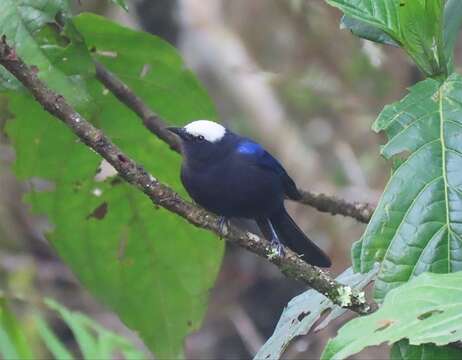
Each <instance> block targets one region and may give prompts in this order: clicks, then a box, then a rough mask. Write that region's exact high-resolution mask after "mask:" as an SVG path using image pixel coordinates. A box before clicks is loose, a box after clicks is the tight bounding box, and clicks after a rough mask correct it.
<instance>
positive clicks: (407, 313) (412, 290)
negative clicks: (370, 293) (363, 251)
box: [322, 272, 462, 360]
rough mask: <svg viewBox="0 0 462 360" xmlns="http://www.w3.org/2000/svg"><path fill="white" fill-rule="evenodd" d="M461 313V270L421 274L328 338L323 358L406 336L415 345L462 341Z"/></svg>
mask: <svg viewBox="0 0 462 360" xmlns="http://www.w3.org/2000/svg"><path fill="white" fill-rule="evenodd" d="M461 317H462V272H457V273H452V274H430V273H426V274H422V275H420V276H419V277H417V278H415V279H413V280H411V281H410V282H408V283H406V284H404V285H402V286H400V287H399V288H397V289H394V290H392V291H390V293H389V294H388V295H387V296H386V298H385V301H384V303H383V306H382V307H380V309H379V310H377V311H376V312H375V313H373V314H371V315H368V316H363V317H359V318H356V319H353V320H351V321H350V322H348V323H347V324H345V325H344V326H343V327H342V328H341V329H340V330H339V331H338V334H337V336H336V337H335V338H334V339H332V340H330V341H329V342H328V344H327V346H326V348H325V349H324V352H323V355H322V359H324V360H327V359H344V358H346V357H348V356H350V355H353V354H356V353H357V352H359V351H361V350H362V349H364V348H365V347H367V346H372V345H379V344H381V343H383V342H388V343H395V342H397V341H399V340H401V339H404V338H405V339H408V340H409V343H410V344H412V345H419V344H427V343H434V344H436V345H446V344H449V343H451V342H456V341H460V340H462V321H461ZM461 357H462V351H459V357H458V358H459V359H460V358H461Z"/></svg>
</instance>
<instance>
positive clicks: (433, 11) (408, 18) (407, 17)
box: [399, 0, 447, 76]
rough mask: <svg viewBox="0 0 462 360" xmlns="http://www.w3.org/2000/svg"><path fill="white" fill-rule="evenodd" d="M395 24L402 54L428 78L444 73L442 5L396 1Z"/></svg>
mask: <svg viewBox="0 0 462 360" xmlns="http://www.w3.org/2000/svg"><path fill="white" fill-rule="evenodd" d="M399 23H400V30H401V35H400V37H401V39H402V42H403V44H404V47H405V49H406V51H407V52H408V53H409V55H410V56H411V57H412V58H413V59H414V61H415V62H416V64H417V66H419V67H420V69H421V70H422V71H423V72H424V73H425V74H427V75H428V76H435V75H440V74H441V73H443V72H445V71H447V70H446V60H445V57H444V44H443V1H442V0H400V5H399Z"/></svg>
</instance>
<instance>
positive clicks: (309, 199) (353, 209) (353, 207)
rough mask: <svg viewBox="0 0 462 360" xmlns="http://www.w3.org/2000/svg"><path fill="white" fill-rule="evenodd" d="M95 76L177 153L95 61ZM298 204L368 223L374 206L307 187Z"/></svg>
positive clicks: (160, 127)
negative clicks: (320, 192) (312, 190)
mask: <svg viewBox="0 0 462 360" xmlns="http://www.w3.org/2000/svg"><path fill="white" fill-rule="evenodd" d="M95 66H96V76H97V78H98V79H99V81H100V82H101V83H102V84H103V85H104V86H105V87H106V88H107V89H108V90H109V91H110V92H112V93H113V94H114V95H115V96H116V97H117V99H119V100H120V102H122V103H123V104H125V105H126V106H127V107H128V108H130V109H131V110H132V111H133V112H135V113H136V114H137V115H138V116H139V117H140V118H141V120H142V121H143V123H144V125H145V126H146V127H147V128H148V129H149V130H150V131H151V132H152V133H153V134H154V135H156V136H158V137H159V138H160V139H162V140H163V141H165V142H166V143H167V144H168V145H170V148H171V149H173V150H175V151H177V152H180V147H179V144H178V142H177V139H176V138H175V137H174V136H172V134H171V133H169V132H168V131H166V130H165V127H166V126H167V125H166V124H165V123H164V122H163V121H162V120H161V119H160V118H159V117H158V116H157V115H156V114H155V113H154V112H153V111H152V110H151V109H150V108H149V106H147V105H146V104H145V103H144V102H143V100H141V99H140V98H139V97H138V96H137V95H136V94H135V93H134V92H133V91H132V90H130V88H129V87H128V86H127V85H126V84H125V83H123V82H122V81H121V80H119V79H118V78H117V77H116V76H115V75H114V74H112V73H111V72H110V71H109V70H107V69H106V68H105V67H104V65H102V64H101V63H99V62H97V61H95ZM300 193H301V194H302V198H301V199H300V200H299V202H300V203H301V204H304V205H308V206H311V207H313V208H315V209H316V210H318V211H321V212H327V213H330V214H332V215H337V214H340V215H343V216H348V217H351V218H353V219H356V220H358V221H359V222H363V223H366V224H367V223H368V222H369V220H370V218H371V216H372V213H373V212H374V207H373V206H372V205H371V204H368V203H359V202H353V203H350V202H347V201H345V200H342V199H338V198H337V197H335V196H330V195H325V194H316V193H312V192H310V191H307V190H301V189H300Z"/></svg>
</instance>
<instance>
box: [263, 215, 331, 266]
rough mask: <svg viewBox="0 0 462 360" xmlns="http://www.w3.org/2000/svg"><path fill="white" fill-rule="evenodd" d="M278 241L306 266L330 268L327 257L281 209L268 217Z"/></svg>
mask: <svg viewBox="0 0 462 360" xmlns="http://www.w3.org/2000/svg"><path fill="white" fill-rule="evenodd" d="M270 221H271V224H272V225H273V228H274V230H275V231H276V234H277V235H278V237H279V240H280V241H281V242H282V243H283V244H284V245H286V246H287V247H289V248H290V249H291V250H292V251H295V252H296V253H297V254H299V255H301V256H302V259H303V260H304V261H306V262H307V263H308V264H311V265H315V266H319V267H330V266H331V261H330V259H329V257H328V256H327V255H326V254H325V253H324V252H323V251H322V250H321V249H320V248H319V247H318V246H317V245H316V244H315V243H314V242H312V241H311V240H310V239H308V237H307V236H306V235H305V234H304V233H303V231H302V230H300V228H299V227H298V226H297V224H295V222H294V221H293V220H292V218H291V217H290V215H289V214H288V213H287V211H286V209H285V208H284V207H283V208H282V209H281V210H280V211H278V212H276V213H275V214H273V215H272V216H271V217H270Z"/></svg>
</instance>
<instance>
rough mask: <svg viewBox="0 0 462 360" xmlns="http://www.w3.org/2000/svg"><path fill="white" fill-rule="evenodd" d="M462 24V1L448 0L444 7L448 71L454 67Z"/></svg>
mask: <svg viewBox="0 0 462 360" xmlns="http://www.w3.org/2000/svg"><path fill="white" fill-rule="evenodd" d="M461 25H462V1H460V0H447V1H446V5H445V7H444V51H445V54H446V59H447V61H448V69H449V70H448V72H449V73H451V72H452V71H453V67H454V61H453V58H454V46H455V44H456V41H457V38H458V37H459V34H460V26H461Z"/></svg>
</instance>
